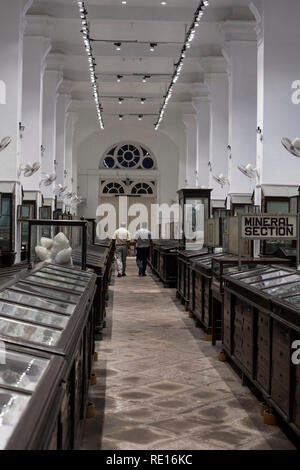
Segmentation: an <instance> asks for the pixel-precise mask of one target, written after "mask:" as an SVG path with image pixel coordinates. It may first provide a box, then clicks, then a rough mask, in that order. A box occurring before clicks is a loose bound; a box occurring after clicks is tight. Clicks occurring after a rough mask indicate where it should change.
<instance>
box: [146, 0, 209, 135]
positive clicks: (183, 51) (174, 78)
mask: <svg viewBox="0 0 300 470" xmlns="http://www.w3.org/2000/svg"><path fill="white" fill-rule="evenodd" d="M208 5H209V2H208V1H207V0H203V1H201V3H200V5H199V6H198V8H197V10H196V11H195V14H194V21H193V22H192V24H191V26H190V28H189V30H188V31H187V33H186V37H185V41H184V44H183V46H182V49H181V53H180V58H179V60H178V62H177V64H176V65H175V70H174V73H173V75H172V79H171V83H170V85H169V88H168V90H167V93H166V95H165V98H164V101H163V103H162V105H161V108H160V111H159V115H158V119H157V121H156V123H155V130H157V129H158V128H159V126H160V124H161V122H162V120H163V118H164V115H165V112H166V108H167V105H168V102H169V101H170V99H171V97H172V91H173V87H174V85H175V83H176V82H177V81H178V78H179V77H180V74H181V71H182V68H183V62H184V59H185V57H186V50H187V49H190V47H191V43H192V41H193V39H194V37H195V34H196V28H197V27H199V24H200V20H201V18H202V16H203V10H204V8H206V7H207V6H208Z"/></svg>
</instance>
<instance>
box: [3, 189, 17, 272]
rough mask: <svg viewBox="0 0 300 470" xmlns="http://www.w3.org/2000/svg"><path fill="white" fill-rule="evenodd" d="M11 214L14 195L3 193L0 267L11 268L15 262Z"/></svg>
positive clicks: (12, 218) (12, 212)
mask: <svg viewBox="0 0 300 470" xmlns="http://www.w3.org/2000/svg"><path fill="white" fill-rule="evenodd" d="M13 214H14V195H13V194H12V193H4V192H3V193H2V194H1V210H0V267H6V266H11V265H13V264H14V261H15V256H16V253H15V251H14V250H15V246H14V217H13Z"/></svg>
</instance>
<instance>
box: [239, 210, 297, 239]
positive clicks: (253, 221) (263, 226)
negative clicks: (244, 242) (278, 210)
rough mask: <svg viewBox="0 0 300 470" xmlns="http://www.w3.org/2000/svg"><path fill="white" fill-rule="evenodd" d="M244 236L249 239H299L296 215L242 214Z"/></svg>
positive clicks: (242, 234)
mask: <svg viewBox="0 0 300 470" xmlns="http://www.w3.org/2000/svg"><path fill="white" fill-rule="evenodd" d="M241 236H242V238H247V239H248V240H264V239H265V240H268V239H274V238H277V239H287V240H295V239H297V216H296V215H270V214H256V215H244V216H242V233H241Z"/></svg>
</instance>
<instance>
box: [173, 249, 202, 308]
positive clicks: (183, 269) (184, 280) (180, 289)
mask: <svg viewBox="0 0 300 470" xmlns="http://www.w3.org/2000/svg"><path fill="white" fill-rule="evenodd" d="M205 254H208V250H207V248H203V249H202V250H190V251H189V250H180V251H179V252H178V257H177V263H178V273H177V297H178V298H179V299H180V300H181V302H182V304H184V305H185V308H186V310H188V308H189V303H190V293H191V288H190V286H191V281H192V275H191V263H192V261H193V260H194V259H196V258H199V256H201V255H205Z"/></svg>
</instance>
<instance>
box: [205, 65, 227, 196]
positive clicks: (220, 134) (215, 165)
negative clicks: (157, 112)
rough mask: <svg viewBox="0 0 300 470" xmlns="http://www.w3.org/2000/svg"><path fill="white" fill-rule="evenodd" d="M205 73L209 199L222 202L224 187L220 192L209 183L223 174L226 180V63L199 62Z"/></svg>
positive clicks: (212, 182)
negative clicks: (210, 197)
mask: <svg viewBox="0 0 300 470" xmlns="http://www.w3.org/2000/svg"><path fill="white" fill-rule="evenodd" d="M201 63H202V66H203V69H204V72H205V75H204V77H205V83H206V84H207V86H208V88H209V96H210V145H209V148H210V151H209V164H210V177H209V185H210V187H211V188H212V189H213V192H212V199H224V200H225V198H226V196H227V193H228V186H227V185H225V186H224V187H223V188H222V187H221V186H220V185H218V183H217V182H216V181H215V180H214V179H213V175H214V176H219V175H220V174H223V175H224V176H225V177H227V176H228V158H227V153H228V152H227V146H228V77H227V73H226V72H225V70H226V62H225V59H224V58H223V57H206V58H202V59H201Z"/></svg>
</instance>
